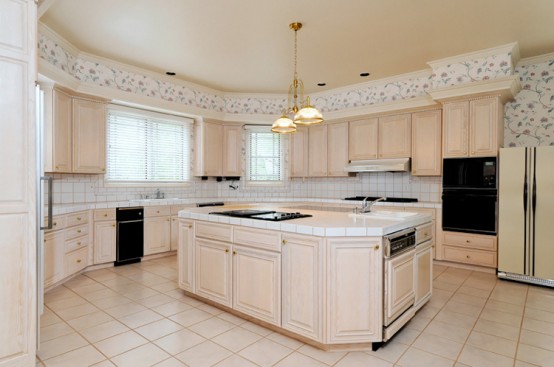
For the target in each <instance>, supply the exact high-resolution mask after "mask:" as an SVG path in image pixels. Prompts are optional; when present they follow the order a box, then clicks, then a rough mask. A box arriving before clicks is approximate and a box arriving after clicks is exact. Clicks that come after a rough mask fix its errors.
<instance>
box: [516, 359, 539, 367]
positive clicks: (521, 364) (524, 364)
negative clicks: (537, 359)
mask: <svg viewBox="0 0 554 367" xmlns="http://www.w3.org/2000/svg"><path fill="white" fill-rule="evenodd" d="M514 367H537V365H536V364H531V363H527V362H523V361H518V360H516V363H515V364H514Z"/></svg>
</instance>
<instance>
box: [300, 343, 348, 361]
mask: <svg viewBox="0 0 554 367" xmlns="http://www.w3.org/2000/svg"><path fill="white" fill-rule="evenodd" d="M298 352H299V353H302V354H305V355H307V356H308V357H312V358H313V359H317V360H318V361H320V362H323V363H325V364H326V365H328V366H332V365H334V364H335V363H337V362H338V361H339V360H340V359H341V358H343V357H344V356H345V355H346V352H325V351H323V350H321V349H317V348H314V347H312V346H311V345H308V344H306V345H304V346H302V347H300V349H298Z"/></svg>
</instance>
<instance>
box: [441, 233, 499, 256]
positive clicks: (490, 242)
mask: <svg viewBox="0 0 554 367" xmlns="http://www.w3.org/2000/svg"><path fill="white" fill-rule="evenodd" d="M443 243H444V244H445V245H452V246H461V247H466V248H471V249H480V250H490V251H496V236H486V235H478V234H469V233H457V232H443Z"/></svg>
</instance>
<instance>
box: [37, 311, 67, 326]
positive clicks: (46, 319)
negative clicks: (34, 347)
mask: <svg viewBox="0 0 554 367" xmlns="http://www.w3.org/2000/svg"><path fill="white" fill-rule="evenodd" d="M60 322H63V320H62V319H60V318H59V317H58V315H56V314H55V313H54V312H52V311H50V310H49V309H48V308H46V307H45V308H44V313H43V314H42V316H41V317H40V326H41V327H45V326H50V325H54V324H58V323H60Z"/></svg>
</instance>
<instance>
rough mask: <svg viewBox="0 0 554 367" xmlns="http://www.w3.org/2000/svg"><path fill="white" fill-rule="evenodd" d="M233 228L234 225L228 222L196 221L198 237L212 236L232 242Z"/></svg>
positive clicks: (212, 237)
mask: <svg viewBox="0 0 554 367" xmlns="http://www.w3.org/2000/svg"><path fill="white" fill-rule="evenodd" d="M232 228H233V227H231V226H230V225H227V224H217V223H207V222H196V225H195V230H196V232H195V234H196V236H198V237H204V238H211V239H214V240H219V241H224V242H232V241H233V233H232Z"/></svg>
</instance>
